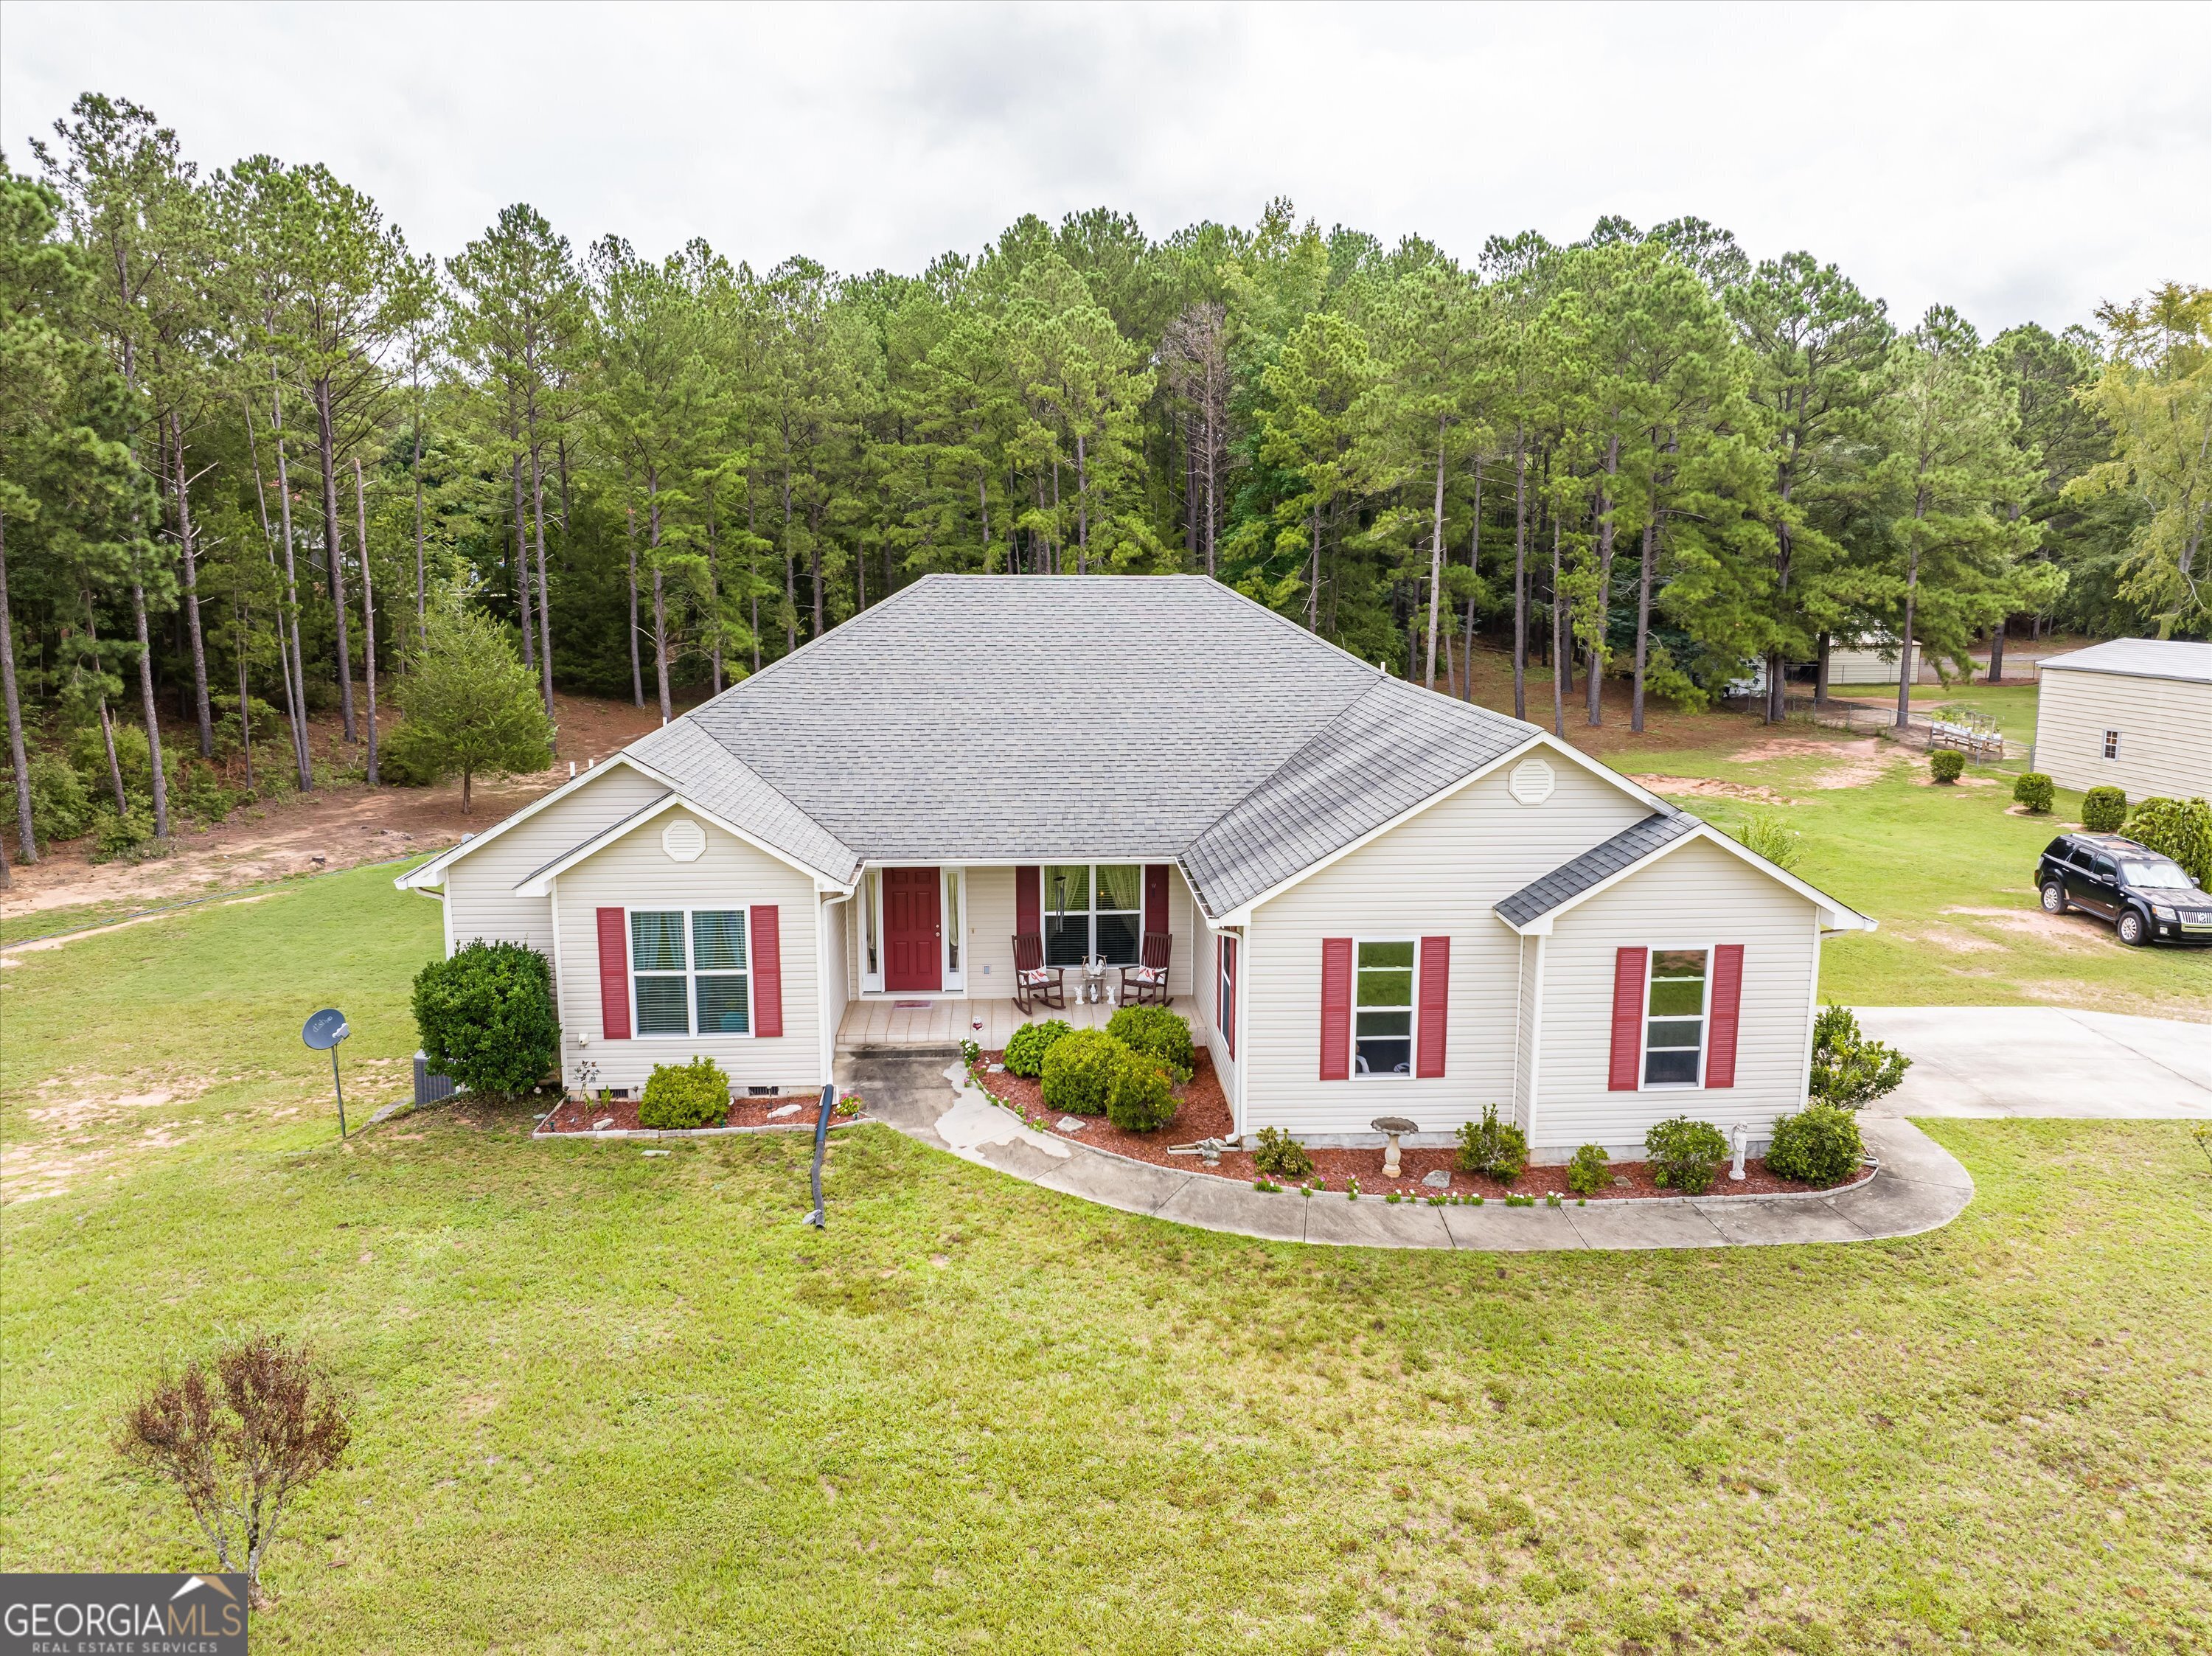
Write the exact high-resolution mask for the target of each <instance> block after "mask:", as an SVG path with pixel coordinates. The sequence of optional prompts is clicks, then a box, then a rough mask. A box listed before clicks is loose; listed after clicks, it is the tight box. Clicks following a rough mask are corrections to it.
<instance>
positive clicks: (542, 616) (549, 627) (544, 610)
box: [530, 443, 553, 719]
mask: <svg viewBox="0 0 2212 1656" xmlns="http://www.w3.org/2000/svg"><path fill="white" fill-rule="evenodd" d="M530 521H531V525H532V533H533V535H534V537H535V538H536V540H537V542H538V672H539V674H540V675H541V677H542V682H543V685H544V692H545V717H546V718H548V719H550V718H552V717H553V593H552V589H551V588H550V587H548V586H547V585H546V584H545V476H544V470H543V468H542V467H541V466H540V464H539V463H538V446H537V445H536V444H535V443H532V445H531V448H530Z"/></svg>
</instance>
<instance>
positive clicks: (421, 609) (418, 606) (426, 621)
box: [410, 392, 430, 647]
mask: <svg viewBox="0 0 2212 1656" xmlns="http://www.w3.org/2000/svg"><path fill="white" fill-rule="evenodd" d="M410 470H411V471H412V473H413V475H414V478H415V633H416V638H417V639H418V640H421V642H422V645H423V646H425V647H428V645H429V642H430V609H429V599H428V597H427V596H426V595H425V593H424V591H423V586H424V583H425V580H426V573H425V569H424V564H423V556H422V397H421V394H420V393H419V392H418V393H417V394H416V402H415V458H414V459H413V460H412V461H411V462H410Z"/></svg>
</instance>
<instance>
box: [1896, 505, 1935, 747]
mask: <svg viewBox="0 0 2212 1656" xmlns="http://www.w3.org/2000/svg"><path fill="white" fill-rule="evenodd" d="M1927 515H1928V496H1927V494H1926V491H1924V490H1923V491H1920V492H1919V493H1917V494H1916V495H1915V496H1914V499H1913V502H1912V525H1913V527H1912V539H1911V542H1910V543H1907V545H1906V547H1905V636H1904V638H1903V639H1902V640H1899V644H1898V646H1897V722H1896V728H1897V729H1898V730H1899V731H1904V730H1905V728H1906V727H1908V726H1909V725H1911V723H1912V675H1913V673H1914V672H1915V671H1916V670H1917V664H1916V663H1915V662H1914V661H1913V659H1912V611H1913V607H1914V604H1916V602H1917V600H1918V598H1919V597H1920V524H1921V522H1922V520H1923V519H1925V518H1926V517H1927Z"/></svg>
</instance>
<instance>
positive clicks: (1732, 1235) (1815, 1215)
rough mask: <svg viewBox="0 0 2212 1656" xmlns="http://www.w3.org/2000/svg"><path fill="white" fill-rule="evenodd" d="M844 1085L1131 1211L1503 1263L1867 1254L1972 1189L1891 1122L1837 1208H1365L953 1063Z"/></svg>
mask: <svg viewBox="0 0 2212 1656" xmlns="http://www.w3.org/2000/svg"><path fill="white" fill-rule="evenodd" d="M837 1079H838V1082H839V1083H840V1085H841V1086H842V1087H844V1088H848V1089H850V1090H852V1091H854V1092H857V1093H859V1094H860V1095H861V1096H862V1097H863V1098H865V1099H866V1100H867V1109H868V1113H869V1114H870V1115H871V1116H872V1117H875V1118H876V1119H878V1120H881V1121H884V1122H886V1123H888V1124H889V1125H891V1126H893V1127H896V1128H897V1129H898V1130H899V1131H901V1132H903V1133H906V1134H907V1135H908V1136H909V1137H914V1138H917V1139H920V1140H921V1142H922V1143H926V1144H931V1145H934V1146H935V1147H936V1148H938V1149H945V1150H950V1151H951V1153H952V1154H953V1155H955V1156H960V1157H962V1158H963V1159H964V1160H966V1161H969V1162H979V1163H981V1165H983V1166H984V1167H987V1168H996V1169H997V1170H998V1171H999V1172H1000V1173H1006V1174H1012V1175H1013V1176H1014V1177H1015V1178H1017V1179H1023V1180H1028V1181H1029V1182H1030V1184H1033V1185H1042V1186H1044V1187H1045V1188H1046V1189H1047V1190H1054V1191H1059V1192H1062V1193H1063V1194H1065V1195H1069V1196H1079V1197H1081V1198H1083V1199H1084V1200H1085V1201H1089V1202H1097V1203H1098V1204H1100V1205H1101V1206H1103V1207H1109V1208H1119V1209H1120V1210H1122V1211H1123V1212H1125V1213H1140V1214H1143V1215H1146V1216H1147V1217H1151V1218H1155V1219H1167V1220H1172V1221H1173V1222H1176V1223H1177V1224H1183V1225H1191V1226H1194V1227H1196V1228H1199V1229H1201V1230H1219V1231H1227V1232H1230V1233H1231V1234H1236V1235H1239V1236H1256V1237H1261V1238H1263V1239H1266V1240H1272V1241H1284V1242H1327V1243H1335V1244H1339V1245H1343V1246H1352V1247H1433V1248H1469V1249H1476V1250H1480V1251H1483V1252H1487V1253H1530V1252H1536V1251H1541V1250H1553V1249H1613V1250H1618V1249H1630V1248H1670V1247H1759V1246H1763V1245H1765V1244H1768V1243H1774V1242H1864V1241H1870V1240H1875V1239H1876V1238H1880V1237H1886V1236H1911V1235H1915V1234H1918V1233H1919V1232H1922V1231H1925V1230H1934V1229H1936V1228H1937V1227H1938V1226H1941V1225H1945V1224H1948V1223H1949V1222H1951V1220H1953V1219H1954V1218H1955V1217H1957V1216H1958V1215H1959V1214H1960V1212H1962V1211H1963V1210H1965V1208H1966V1204H1967V1203H1968V1202H1970V1201H1972V1199H1973V1194H1974V1181H1973V1180H1972V1177H1971V1176H1969V1174H1967V1172H1966V1169H1965V1168H1962V1167H1960V1165H1959V1163H1958V1162H1957V1161H1956V1160H1954V1158H1953V1157H1952V1156H1951V1155H1950V1153H1949V1152H1948V1151H1947V1150H1945V1149H1942V1147H1941V1146H1940V1145H1938V1144H1936V1143H1935V1141H1934V1140H1932V1139H1930V1138H1929V1137H1928V1136H1927V1135H1926V1134H1924V1133H1923V1132H1922V1131H1920V1130H1919V1129H1918V1128H1917V1127H1916V1126H1914V1125H1912V1124H1911V1122H1909V1121H1903V1120H1898V1119H1887V1118H1883V1119H1875V1118H1868V1119H1864V1120H1863V1122H1862V1127H1863V1131H1864V1132H1865V1136H1866V1141H1867V1148H1868V1149H1869V1150H1871V1151H1872V1152H1873V1153H1874V1154H1875V1156H1878V1157H1879V1158H1880V1159H1881V1171H1880V1172H1879V1173H1877V1174H1875V1176H1874V1177H1873V1178H1872V1179H1871V1180H1869V1181H1868V1182H1867V1183H1865V1184H1863V1185H1860V1186H1856V1187H1854V1188H1852V1189H1850V1190H1848V1191H1843V1192H1838V1193H1837V1194H1836V1195H1833V1196H1802V1197H1765V1196H1737V1197H1730V1196H1728V1195H1727V1194H1726V1191H1725V1186H1726V1185H1727V1180H1726V1178H1725V1176H1723V1179H1722V1180H1720V1181H1719V1182H1720V1184H1721V1185H1722V1186H1723V1188H1722V1189H1720V1190H1717V1191H1715V1192H1713V1193H1712V1194H1711V1196H1709V1197H1705V1198H1686V1199H1674V1200H1660V1201H1653V1200H1649V1199H1639V1200H1635V1201H1626V1200H1606V1201H1596V1202H1592V1203H1590V1204H1589V1205H1587V1206H1585V1207H1576V1206H1573V1205H1572V1204H1568V1205H1566V1206H1563V1207H1557V1208H1549V1207H1542V1206H1538V1207H1530V1208H1509V1207H1507V1206H1505V1205H1504V1204H1503V1203H1500V1202H1490V1203H1486V1204H1484V1205H1482V1206H1481V1207H1479V1208H1478V1207H1431V1206H1429V1205H1428V1204H1426V1203H1425V1202H1401V1203H1396V1204H1392V1203H1389V1202H1385V1201H1384V1200H1383V1199H1382V1198H1380V1197H1373V1196H1370V1197H1367V1198H1363V1199H1362V1200H1360V1201H1358V1202H1354V1201H1351V1200H1349V1199H1348V1198H1346V1197H1345V1196H1343V1195H1342V1194H1341V1193H1340V1192H1334V1191H1329V1192H1322V1194H1320V1195H1317V1196H1300V1195H1299V1194H1298V1193H1297V1192H1296V1191H1295V1190H1285V1191H1281V1192H1273V1193H1269V1192H1262V1191H1255V1190H1254V1189H1253V1188H1252V1187H1251V1186H1249V1185H1247V1184H1244V1183H1243V1182H1242V1181H1241V1180H1233V1179H1222V1178H1218V1177H1216V1176H1214V1175H1213V1174H1201V1173H1183V1172H1181V1171H1179V1170H1177V1169H1176V1168H1161V1167H1155V1166H1153V1165H1152V1163H1150V1162H1133V1161H1131V1160H1129V1159H1128V1158H1127V1157H1125V1156H1114V1155H1110V1154H1109V1153H1107V1152H1105V1151H1102V1150H1097V1149H1092V1148H1091V1147H1090V1146H1089V1145H1087V1144H1084V1143H1079V1142H1078V1141H1075V1140H1071V1139H1066V1138H1061V1137H1057V1136H1056V1135H1054V1134H1051V1133H1041V1132H1036V1131H1033V1130H1031V1129H1030V1128H1028V1127H1024V1125H1022V1124H1021V1123H1020V1121H1019V1120H1018V1119H1016V1118H1015V1116H1014V1114H1013V1113H1012V1111H1010V1110H1006V1109H1002V1108H1000V1107H999V1106H998V1105H996V1104H994V1103H993V1102H992V1101H990V1100H989V1099H988V1098H987V1097H986V1096H985V1095H983V1094H982V1093H981V1092H980V1091H979V1090H977V1089H975V1088H974V1087H971V1086H969V1084H968V1081H967V1077H966V1075H965V1073H964V1071H963V1069H962V1066H961V1065H960V1063H959V1061H958V1059H957V1058H956V1059H951V1061H950V1062H949V1063H948V1061H947V1059H946V1057H945V1054H943V1053H933V1054H932V1053H923V1052H912V1053H907V1054H899V1055H896V1056H892V1055H885V1054H869V1055H861V1056H848V1057H844V1058H841V1059H839V1061H838V1071H837Z"/></svg>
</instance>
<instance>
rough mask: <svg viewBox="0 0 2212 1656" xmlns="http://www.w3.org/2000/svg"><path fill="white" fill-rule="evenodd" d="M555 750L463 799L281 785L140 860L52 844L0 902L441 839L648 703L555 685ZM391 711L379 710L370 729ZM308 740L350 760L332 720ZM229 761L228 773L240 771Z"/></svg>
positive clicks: (486, 822) (610, 740)
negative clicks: (290, 791)
mask: <svg viewBox="0 0 2212 1656" xmlns="http://www.w3.org/2000/svg"><path fill="white" fill-rule="evenodd" d="M554 702H555V706H556V709H557V710H558V713H559V719H558V725H559V738H558V740H557V741H556V743H555V751H556V755H558V756H557V758H556V761H555V762H554V764H553V766H552V767H551V768H550V769H549V770H545V771H542V772H539V773H537V774H536V775H532V776H516V777H509V778H507V779H504V780H501V781H496V782H490V781H479V782H477V784H476V786H475V787H474V789H473V790H472V793H473V798H472V799H471V807H472V809H471V810H469V811H467V812H464V811H463V810H461V789H460V784H459V783H458V782H452V783H447V784H445V785H443V786H439V787H435V788H398V787H380V788H370V787H368V786H365V785H362V784H360V783H349V784H346V785H343V786H337V787H332V788H327V789H321V790H318V791H316V792H313V793H308V794H302V795H287V796H285V797H283V798H276V799H270V800H264V801H263V802H262V803H260V804H252V805H244V806H240V808H239V809H238V810H234V811H233V812H232V813H231V814H230V817H229V820H228V821H227V822H223V823H222V824H220V825H219V826H217V827H216V828H208V829H195V828H185V827H183V826H181V825H179V831H178V832H177V833H176V834H175V835H174V837H173V840H172V841H171V844H172V846H173V850H172V851H171V852H170V854H169V855H167V856H166V857H162V858H155V859H153V860H150V861H148V862H143V863H137V864H131V863H100V864H95V863H93V862H90V861H89V860H88V857H87V853H88V852H89V850H90V848H91V842H90V841H89V840H75V841H71V842H70V843H68V844H64V845H60V846H52V847H50V848H49V849H48V852H47V854H46V857H44V858H42V859H41V860H40V861H39V862H38V863H35V864H27V865H25V864H18V865H17V866H16V868H15V886H14V889H12V890H10V891H9V892H7V893H6V894H5V895H4V897H0V913H4V914H9V915H21V914H33V913H42V912H44V911H46V910H48V909H55V908H70V907H79V906H82V905H84V904H89V903H116V904H124V905H137V904H149V905H150V904H157V903H164V902H181V901H188V900H190V899H191V898H194V897H203V896H206V895H210V893H212V892H217V891H223V890H228V889H235V888H237V887H240V886H247V885H257V884H259V883H262V882H264V881H268V880H278V879H283V878H285V877H289V876H291V875H295V874H307V873H314V872H319V871H321V870H328V869H340V868H355V867H358V866H359V865H360V864H363V863H373V862H379V861H383V860H385V859H387V858H401V857H406V856H410V855H412V854H414V853H416V852H431V851H441V850H443V849H444V848H445V847H446V846H450V845H452V844H453V843H454V842H455V841H456V840H459V838H460V837H461V835H462V834H465V833H474V832H481V831H482V830H483V829H484V828H489V826H491V824H493V823H495V822H498V821H499V820H500V819H501V817H503V816H507V815H508V814H509V813H510V812H513V811H514V810H519V809H520V808H521V807H522V806H524V805H526V804H529V803H530V801H532V799H535V798H538V796H540V795H541V794H544V793H546V792H550V791H551V790H552V789H554V788H556V787H557V786H560V785H561V784H562V783H563V782H565V781H567V780H568V767H569V765H570V764H571V763H574V765H575V766H576V767H578V768H579V769H581V768H582V767H584V765H585V764H586V761H598V760H601V759H604V758H605V757H607V756H608V755H611V754H612V753H615V752H617V750H619V749H622V748H623V747H624V746H626V745H628V744H629V743H631V742H634V741H635V740H636V739H637V738H638V737H641V736H642V735H644V734H645V733H646V732H647V731H650V730H653V729H654V728H656V727H657V726H658V725H659V723H660V714H659V709H658V708H654V707H631V706H630V705H629V703H627V702H621V701H600V700H599V699H597V698H594V697H587V696H567V695H556V696H555V697H554ZM391 727H392V721H391V720H389V719H386V720H380V722H379V729H380V730H382V729H386V728H391ZM313 740H314V745H315V747H316V749H317V750H318V751H319V752H320V753H322V754H323V755H325V757H326V758H328V759H330V760H331V761H333V762H334V763H337V764H341V765H350V764H355V763H357V762H359V760H358V752H357V750H356V749H353V748H349V747H348V746H347V745H346V743H345V742H344V739H343V733H342V732H341V731H339V730H338V728H337V725H336V724H335V723H319V724H317V725H315V727H314V735H313ZM162 741H163V744H164V746H165V748H167V749H168V750H169V751H171V752H172V753H173V754H175V755H179V757H182V756H185V755H190V753H191V746H192V741H193V737H192V733H191V727H190V726H188V725H172V726H165V728H164V731H163V733H162ZM231 781H232V784H233V785H234V786H236V785H237V784H239V783H240V782H242V781H243V777H242V775H238V774H235V773H234V775H233V776H232V778H231Z"/></svg>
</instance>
